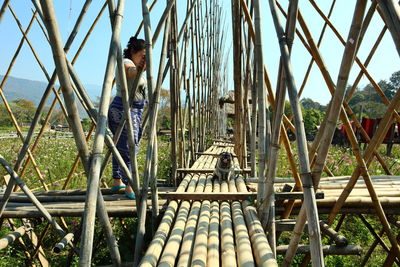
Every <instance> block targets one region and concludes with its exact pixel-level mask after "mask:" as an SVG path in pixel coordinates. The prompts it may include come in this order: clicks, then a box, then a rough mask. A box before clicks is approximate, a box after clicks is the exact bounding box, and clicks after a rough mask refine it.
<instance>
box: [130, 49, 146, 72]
mask: <svg viewBox="0 0 400 267" xmlns="http://www.w3.org/2000/svg"><path fill="white" fill-rule="evenodd" d="M131 59H132V61H133V63H135V65H136V66H137V67H142V68H143V69H145V67H146V49H142V50H140V51H138V52H132V55H131Z"/></svg>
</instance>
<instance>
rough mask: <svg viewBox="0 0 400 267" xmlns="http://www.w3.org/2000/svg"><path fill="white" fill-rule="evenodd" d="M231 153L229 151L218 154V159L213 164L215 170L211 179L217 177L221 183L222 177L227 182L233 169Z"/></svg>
mask: <svg viewBox="0 0 400 267" xmlns="http://www.w3.org/2000/svg"><path fill="white" fill-rule="evenodd" d="M232 161H233V154H232V153H229V152H222V153H221V154H219V159H218V161H217V164H216V165H215V170H214V173H213V179H215V178H218V181H219V182H220V183H221V181H222V179H225V180H226V181H228V182H229V179H230V176H231V174H232V171H233V168H232V166H233V164H232V163H233V162H232Z"/></svg>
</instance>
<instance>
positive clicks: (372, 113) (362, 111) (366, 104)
mask: <svg viewBox="0 0 400 267" xmlns="http://www.w3.org/2000/svg"><path fill="white" fill-rule="evenodd" d="M378 85H379V87H380V88H381V90H382V91H383V93H384V94H385V96H386V98H387V99H389V100H391V99H392V98H393V96H394V95H395V93H396V91H397V90H398V89H399V88H400V71H397V72H394V73H393V74H392V75H391V76H390V78H389V81H386V80H381V81H379V82H378ZM351 87H352V86H351V85H349V86H348V87H347V92H349V90H350V88H351ZM349 105H350V107H351V108H352V110H353V111H354V112H355V113H356V114H357V115H361V116H362V117H367V118H381V117H383V115H384V114H385V112H386V109H387V106H386V105H385V104H384V101H383V99H382V97H381V96H380V95H379V94H378V93H377V91H376V89H375V88H374V86H372V85H371V84H367V85H366V86H364V87H363V88H362V89H360V88H356V90H355V92H354V94H353V95H352V97H351V99H350V101H349Z"/></svg>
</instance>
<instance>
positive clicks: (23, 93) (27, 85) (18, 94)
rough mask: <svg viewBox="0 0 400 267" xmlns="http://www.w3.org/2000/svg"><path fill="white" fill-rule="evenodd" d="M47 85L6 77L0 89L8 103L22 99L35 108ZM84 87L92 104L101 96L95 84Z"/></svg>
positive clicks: (2, 77)
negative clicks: (29, 102)
mask: <svg viewBox="0 0 400 267" xmlns="http://www.w3.org/2000/svg"><path fill="white" fill-rule="evenodd" d="M0 79H1V81H2V80H3V79H4V76H3V75H0ZM47 84H48V83H46V82H42V81H34V80H27V79H23V78H17V77H13V76H8V78H7V81H6V84H5V85H4V88H2V89H3V93H4V95H5V96H6V98H7V101H8V102H9V103H10V102H12V101H13V100H16V99H20V98H23V99H27V100H29V101H31V102H32V103H33V104H34V105H35V106H37V105H38V104H39V102H40V100H41V98H42V96H43V93H44V91H45V90H46V87H47ZM84 86H85V89H86V92H87V94H88V96H89V97H90V99H91V100H92V102H94V101H97V96H100V95H101V86H100V85H95V84H87V85H84ZM58 87H59V85H58V84H56V88H57V89H58ZM53 99H54V94H53V93H52V94H51V95H50V97H49V100H48V101H47V103H46V104H47V105H50V104H51V102H52V101H53ZM80 109H82V107H80ZM82 111H83V110H82ZM80 113H81V116H84V117H86V115H85V114H84V112H80Z"/></svg>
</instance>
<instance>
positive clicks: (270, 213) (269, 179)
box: [260, 0, 298, 254]
mask: <svg viewBox="0 0 400 267" xmlns="http://www.w3.org/2000/svg"><path fill="white" fill-rule="evenodd" d="M297 10H298V1H297V0H296V1H291V2H290V5H289V12H288V13H289V14H290V16H289V18H288V20H287V22H286V36H287V37H286V38H287V42H288V49H289V53H291V48H292V43H293V39H294V31H295V28H296V18H297ZM281 61H282V59H281ZM284 75H285V73H284V69H283V65H282V62H280V66H279V74H278V77H279V80H278V85H277V93H276V98H275V113H274V114H275V116H274V121H273V129H272V136H271V148H270V151H269V154H268V159H269V160H268V167H267V174H266V184H265V189H264V191H265V199H264V200H263V202H262V204H261V208H260V210H261V211H262V212H261V216H260V217H261V222H262V224H263V227H264V228H265V227H266V226H267V225H268V227H267V229H268V231H269V239H268V240H269V242H270V246H271V249H272V250H273V252H274V254H276V253H275V248H276V245H275V244H276V237H275V225H274V223H273V222H274V221H275V204H274V203H275V200H274V198H275V197H274V183H273V182H274V177H275V176H276V170H277V163H278V154H279V153H278V151H279V148H280V147H279V140H280V130H281V124H282V117H283V113H284V107H285V98H286V91H285V89H286V88H285V83H284Z"/></svg>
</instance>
